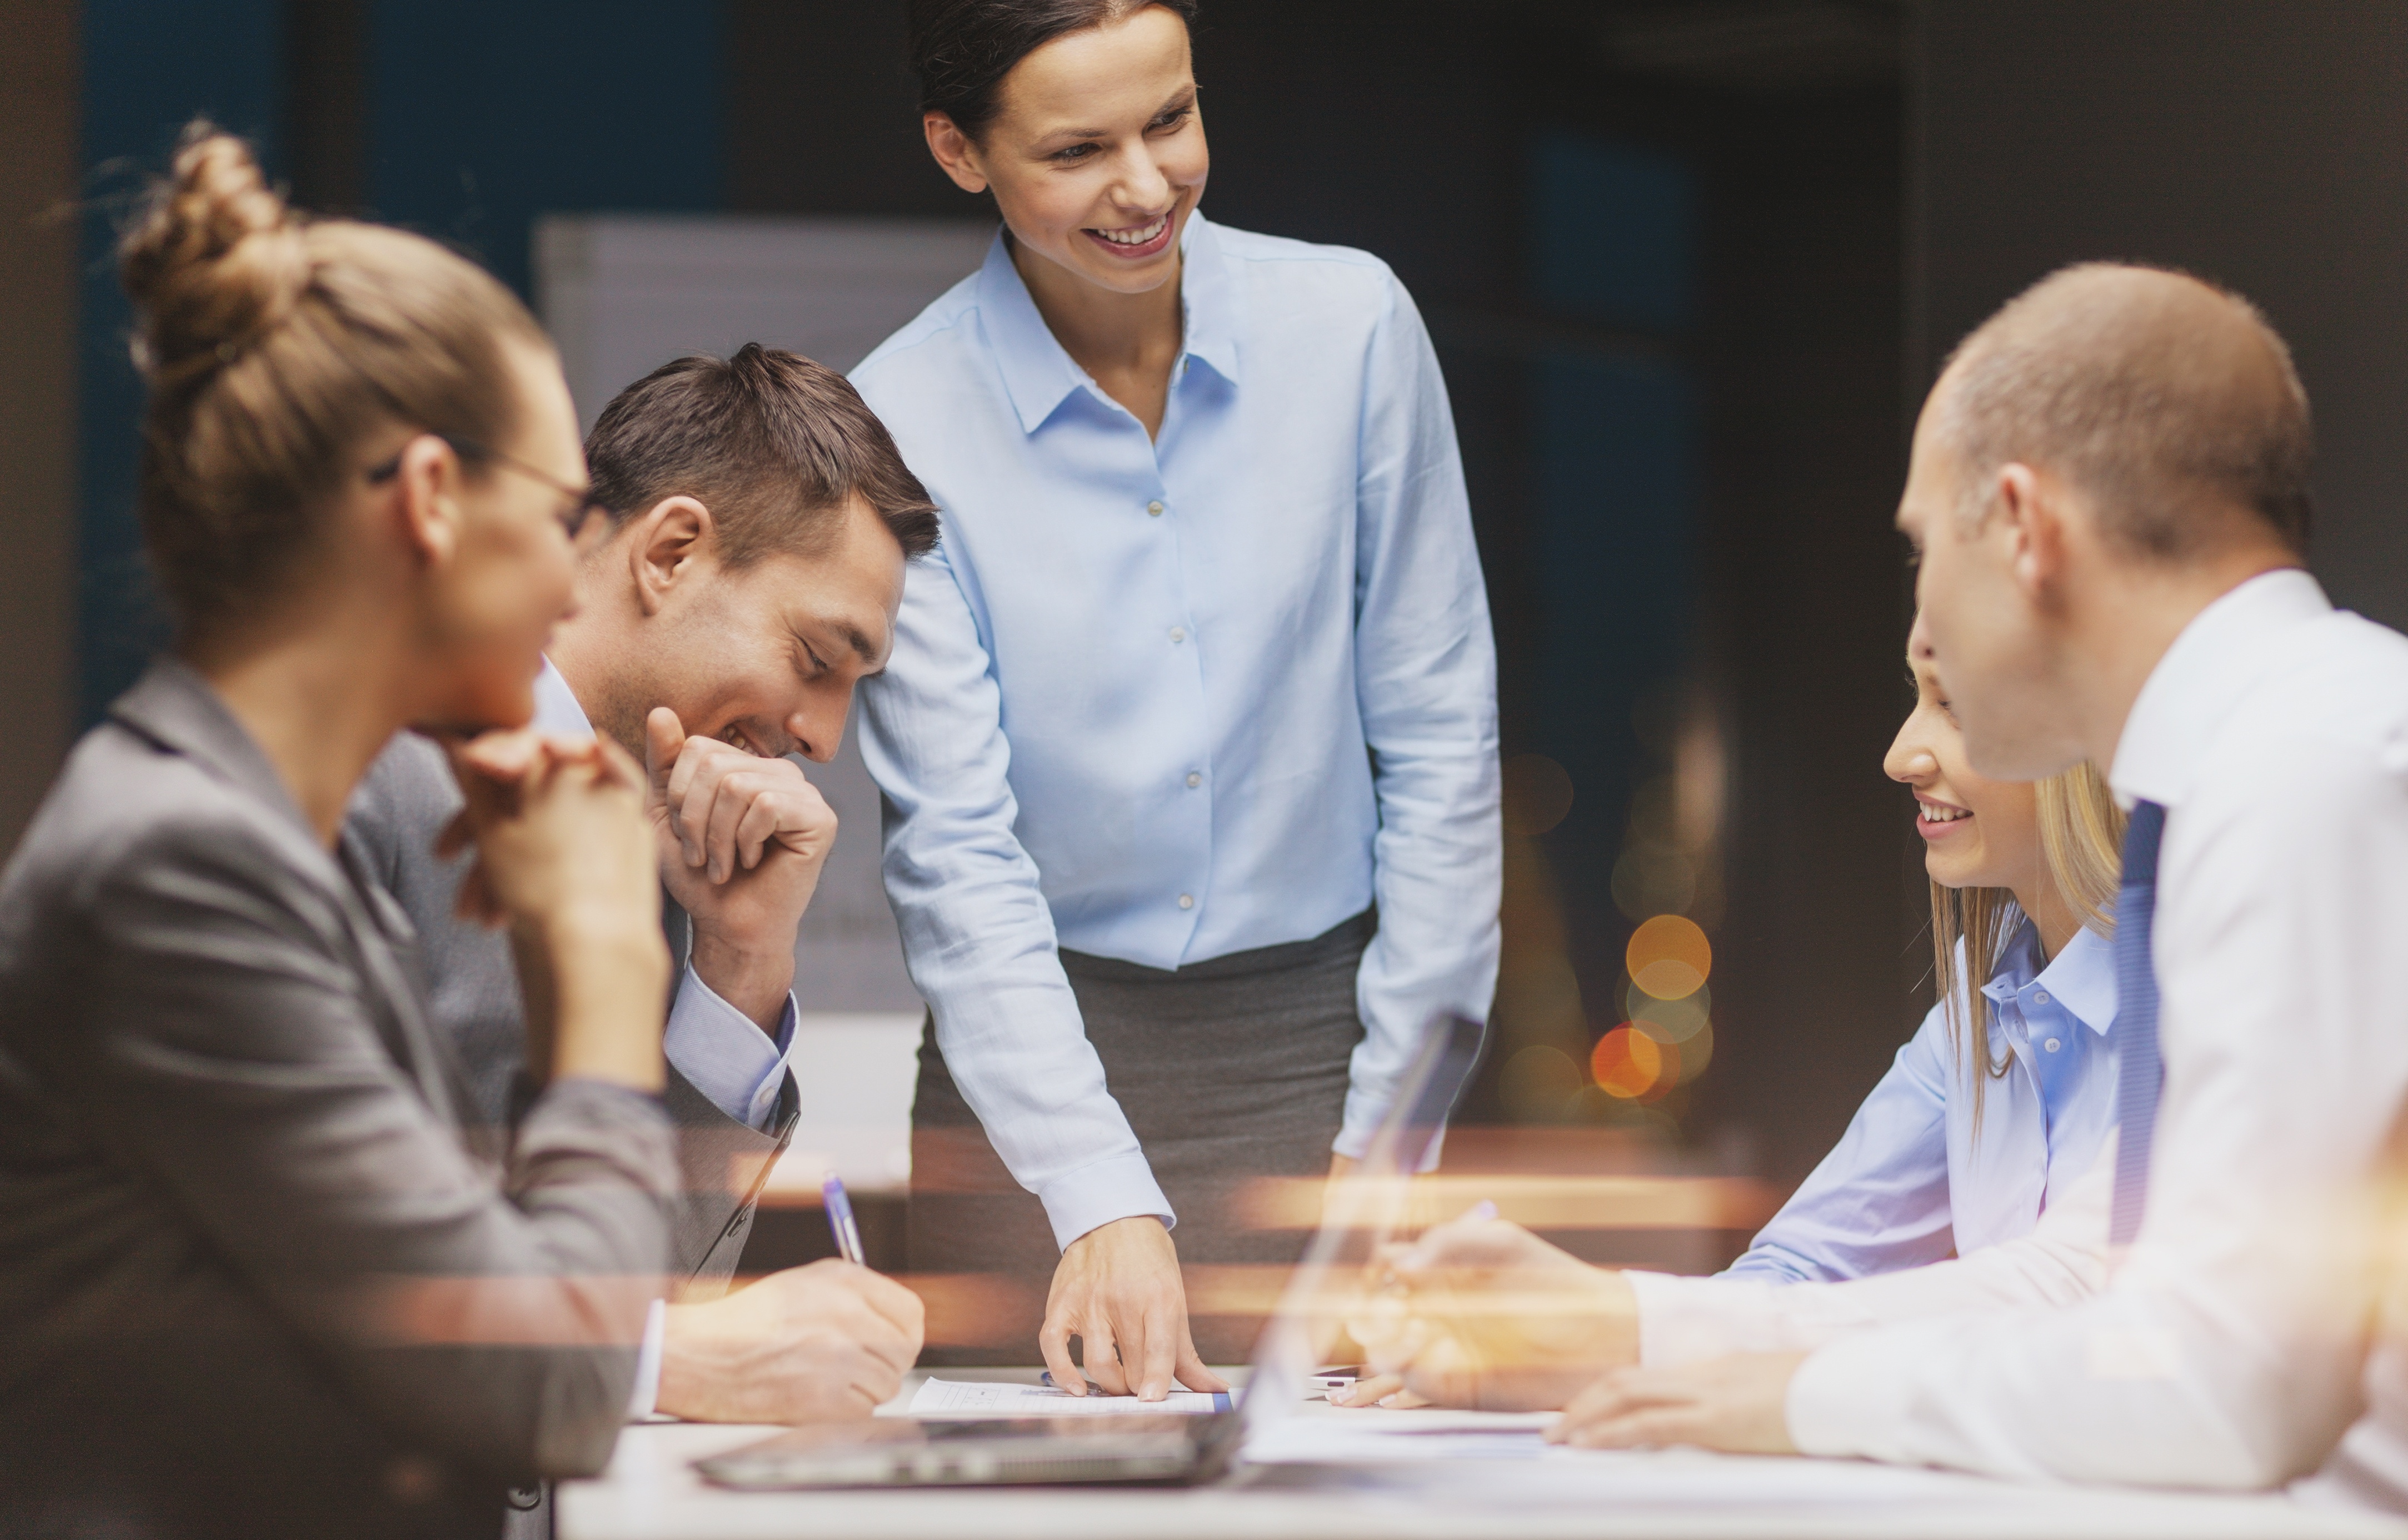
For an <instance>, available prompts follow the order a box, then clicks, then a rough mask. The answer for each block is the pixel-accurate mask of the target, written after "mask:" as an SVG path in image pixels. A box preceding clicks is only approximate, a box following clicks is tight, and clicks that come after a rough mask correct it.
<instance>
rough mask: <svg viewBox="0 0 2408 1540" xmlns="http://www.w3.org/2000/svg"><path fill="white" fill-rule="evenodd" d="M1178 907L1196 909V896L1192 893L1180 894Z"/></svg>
mask: <svg viewBox="0 0 2408 1540" xmlns="http://www.w3.org/2000/svg"><path fill="white" fill-rule="evenodd" d="M1179 906H1180V907H1181V908H1183V909H1192V908H1194V907H1196V895H1195V894H1194V893H1182V894H1180V895H1179Z"/></svg>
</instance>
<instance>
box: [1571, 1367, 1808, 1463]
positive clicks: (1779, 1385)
mask: <svg viewBox="0 0 2408 1540" xmlns="http://www.w3.org/2000/svg"><path fill="white" fill-rule="evenodd" d="M1803 1362H1806V1355H1805V1354H1804V1353H1740V1354H1735V1355H1733V1356H1732V1357H1729V1358H1718V1359H1712V1360H1709V1361H1707V1362H1700V1363H1682V1364H1674V1365H1671V1366H1670V1367H1665V1368H1655V1369H1649V1368H1628V1369H1613V1370H1609V1371H1607V1372H1606V1374H1605V1375H1604V1376H1602V1377H1600V1378H1599V1379H1598V1381H1597V1383H1596V1384H1594V1385H1591V1386H1590V1387H1589V1388H1588V1389H1587V1390H1583V1391H1582V1392H1581V1393H1580V1394H1578V1395H1576V1396H1574V1397H1573V1398H1572V1399H1571V1401H1570V1404H1569V1405H1566V1406H1565V1407H1564V1415H1563V1418H1562V1419H1561V1420H1559V1421H1557V1422H1556V1423H1555V1425H1554V1426H1553V1427H1551V1428H1549V1429H1548V1430H1547V1434H1546V1436H1547V1441H1548V1442H1549V1443H1551V1444H1573V1445H1578V1446H1580V1447H1583V1448H1591V1449H1621V1448H1631V1447H1639V1446H1661V1445H1667V1444H1693V1445H1696V1446H1697V1447H1699V1448H1705V1449H1723V1450H1727V1451H1728V1452H1730V1453H1732V1454H1796V1453H1797V1452H1798V1446H1797V1445H1796V1444H1794V1443H1792V1442H1791V1441H1790V1438H1789V1411H1788V1404H1789V1381H1790V1380H1791V1379H1792V1378H1793V1377H1795V1376H1796V1375H1797V1373H1798V1366H1799V1364H1801V1363H1803Z"/></svg>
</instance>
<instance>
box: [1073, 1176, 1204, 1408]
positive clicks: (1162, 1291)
mask: <svg viewBox="0 0 2408 1540" xmlns="http://www.w3.org/2000/svg"><path fill="white" fill-rule="evenodd" d="M1072 1337H1077V1338H1078V1339H1079V1347H1080V1353H1079V1356H1080V1357H1081V1358H1082V1359H1084V1360H1085V1361H1086V1362H1085V1365H1084V1367H1085V1370H1086V1373H1085V1374H1084V1375H1083V1376H1082V1375H1081V1374H1080V1372H1079V1369H1078V1367H1075V1366H1073V1365H1072V1363H1071V1362H1070V1339H1071V1338H1072ZM1037 1345H1038V1347H1039V1350H1040V1351H1042V1352H1043V1353H1044V1355H1045V1367H1046V1368H1047V1369H1048V1370H1049V1371H1051V1372H1052V1374H1053V1376H1054V1384H1055V1385H1057V1386H1059V1387H1060V1388H1061V1389H1063V1390H1068V1391H1069V1392H1070V1393H1071V1394H1072V1395H1084V1394H1086V1393H1087V1382H1088V1381H1089V1380H1093V1381H1095V1384H1096V1388H1097V1390H1101V1391H1103V1392H1104V1393H1105V1394H1106V1395H1133V1396H1136V1397H1137V1398H1138V1399H1140V1400H1141V1401H1160V1400H1161V1399H1162V1398H1163V1397H1164V1396H1166V1395H1168V1394H1169V1393H1170V1384H1171V1380H1172V1379H1173V1378H1174V1377H1175V1378H1176V1379H1177V1380H1178V1381H1179V1383H1180V1384H1182V1385H1184V1386H1186V1387H1187V1388H1188V1389H1189V1390H1227V1389H1228V1388H1229V1382H1228V1381H1227V1380H1225V1379H1223V1378H1222V1377H1221V1376H1218V1375H1216V1374H1214V1373H1213V1372H1212V1371H1211V1370H1210V1369H1208V1368H1206V1367H1204V1361H1203V1360H1202V1359H1200V1358H1198V1357H1197V1354H1196V1341H1195V1339H1194V1338H1193V1337H1192V1336H1190V1335H1189V1334H1188V1330H1187V1286H1186V1283H1185V1282H1184V1280H1183V1279H1182V1278H1181V1276H1180V1275H1179V1251H1178V1248H1176V1247H1174V1246H1173V1245H1171V1241H1170V1232H1169V1231H1168V1230H1166V1229H1164V1228H1163V1224H1162V1221H1161V1220H1160V1219H1155V1218H1154V1216H1153V1215H1151V1214H1140V1215H1136V1216H1133V1217H1131V1218H1129V1219H1114V1220H1112V1221H1111V1223H1110V1224H1100V1225H1097V1227H1096V1228H1095V1229H1093V1230H1090V1231H1088V1232H1087V1233H1085V1234H1083V1235H1082V1236H1080V1237H1079V1238H1078V1239H1077V1240H1075V1241H1072V1242H1071V1243H1070V1244H1069V1245H1068V1247H1066V1248H1064V1249H1063V1252H1062V1261H1061V1262H1060V1263H1059V1264H1057V1265H1056V1266H1055V1268H1054V1287H1053V1290H1051V1292H1050V1293H1049V1294H1048V1295H1047V1297H1046V1301H1045V1325H1044V1328H1043V1330H1041V1331H1040V1332H1039V1333H1038V1334H1037Z"/></svg>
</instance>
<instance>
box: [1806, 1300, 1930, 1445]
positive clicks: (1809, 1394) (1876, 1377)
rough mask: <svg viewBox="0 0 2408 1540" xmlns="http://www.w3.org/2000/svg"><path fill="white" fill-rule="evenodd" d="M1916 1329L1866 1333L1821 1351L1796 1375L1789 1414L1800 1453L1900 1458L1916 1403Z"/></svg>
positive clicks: (1810, 1357)
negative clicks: (1908, 1357)
mask: <svg viewBox="0 0 2408 1540" xmlns="http://www.w3.org/2000/svg"><path fill="white" fill-rule="evenodd" d="M1917 1335H1918V1333H1915V1332H1914V1331H1887V1332H1865V1333H1857V1334H1855V1335H1851V1336H1846V1337H1842V1338H1840V1339H1838V1340H1837V1341H1834V1342H1830V1343H1827V1344H1826V1345H1824V1346H1823V1347H1817V1348H1816V1349H1814V1351H1813V1353H1812V1354H1811V1355H1809V1356H1808V1358H1807V1360H1806V1362H1803V1363H1800V1364H1799V1366H1798V1372H1797V1373H1796V1374H1795V1375H1792V1376H1790V1379H1789V1393H1788V1396H1787V1398H1786V1400H1785V1407H1784V1410H1785V1416H1786V1419H1787V1420H1788V1423H1789V1442H1791V1443H1792V1444H1795V1445H1797V1446H1798V1450H1799V1453H1800V1454H1819V1455H1840V1456H1853V1457H1856V1458H1862V1459H1871V1460H1890V1461H1896V1460H1899V1458H1900V1457H1901V1456H1900V1452H1899V1451H1900V1449H1901V1447H1902V1444H1901V1440H1900V1437H1899V1434H1900V1432H1901V1431H1902V1430H1903V1429H1904V1427H1905V1426H1906V1420H1907V1411H1908V1408H1909V1406H1910V1405H1911V1404H1912V1402H1913V1400H1914V1376H1913V1374H1912V1372H1911V1369H1912V1365H1911V1363H1908V1362H1899V1355H1900V1354H1901V1353H1906V1354H1913V1353H1914V1352H1915V1351H1916V1346H1915V1337H1916V1336H1917Z"/></svg>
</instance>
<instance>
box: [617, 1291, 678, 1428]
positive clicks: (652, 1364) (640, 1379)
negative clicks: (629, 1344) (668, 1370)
mask: <svg viewBox="0 0 2408 1540" xmlns="http://www.w3.org/2000/svg"><path fill="white" fill-rule="evenodd" d="M668 1329H669V1307H668V1302H667V1300H654V1301H652V1308H650V1309H648V1310H646V1311H645V1312H644V1341H643V1344H642V1346H640V1347H638V1348H637V1349H636V1386H635V1389H634V1390H631V1391H629V1392H628V1395H627V1420H628V1421H630V1422H641V1421H642V1420H644V1419H646V1418H648V1417H650V1416H652V1410H653V1408H654V1407H655V1406H657V1405H659V1404H660V1399H661V1347H662V1344H663V1343H664V1342H665V1341H666V1340H667V1336H668Z"/></svg>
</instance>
